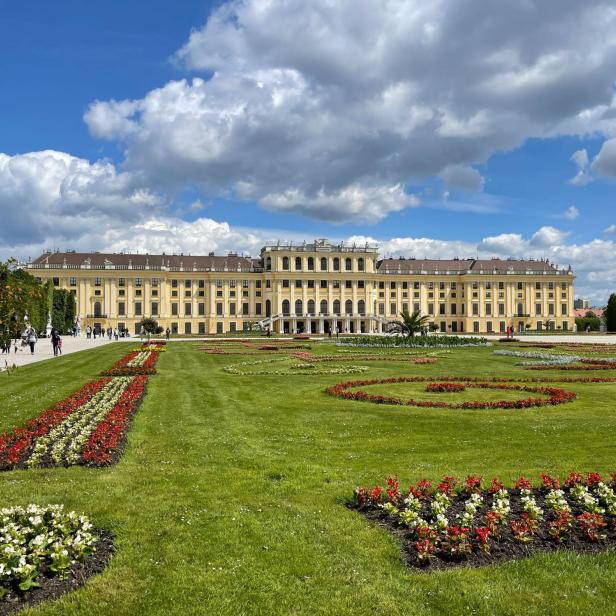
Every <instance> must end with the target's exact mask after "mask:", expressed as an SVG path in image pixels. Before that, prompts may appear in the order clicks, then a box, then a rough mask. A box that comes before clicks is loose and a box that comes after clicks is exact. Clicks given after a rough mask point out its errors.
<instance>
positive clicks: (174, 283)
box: [171, 280, 178, 289]
mask: <svg viewBox="0 0 616 616" xmlns="http://www.w3.org/2000/svg"><path fill="white" fill-rule="evenodd" d="M171 288H172V289H177V288H178V281H177V280H172V281H171Z"/></svg>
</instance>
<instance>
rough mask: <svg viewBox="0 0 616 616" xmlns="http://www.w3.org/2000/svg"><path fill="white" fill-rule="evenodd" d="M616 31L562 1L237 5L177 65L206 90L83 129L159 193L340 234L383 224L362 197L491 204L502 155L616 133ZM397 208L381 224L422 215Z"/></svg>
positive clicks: (98, 113) (173, 93)
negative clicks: (406, 194)
mask: <svg viewBox="0 0 616 616" xmlns="http://www.w3.org/2000/svg"><path fill="white" fill-rule="evenodd" d="M615 30H616V11H614V9H613V7H612V6H611V4H610V3H609V2H606V1H601V0H588V1H587V2H584V3H580V2H577V1H576V0H563V1H562V2H559V4H558V10H557V11H555V10H554V6H553V4H552V3H548V2H543V3H542V2H535V3H520V2H513V1H511V2H509V1H506V2H501V3H498V4H494V5H492V4H490V3H488V4H487V5H486V3H485V2H481V1H480V0H471V1H470V2H466V3H464V5H461V4H460V3H458V2H455V0H438V1H436V2H419V1H417V0H387V1H386V2H382V1H381V0H366V1H365V2H361V3H357V2H352V1H351V0H342V1H340V2H330V1H329V0H314V1H313V2H303V1H301V0H284V1H283V0H270V1H268V2H261V1H258V0H242V1H241V2H240V1H239V0H238V1H235V0H233V1H231V2H227V3H224V4H222V5H221V6H219V7H218V8H217V9H215V10H214V11H213V13H212V14H211V15H210V17H209V18H208V20H207V23H206V24H205V25H204V26H203V27H202V28H200V29H197V30H195V31H193V32H192V34H191V35H190V38H189V40H188V41H187V42H186V44H185V45H184V46H183V47H182V48H181V49H180V50H179V51H178V52H177V54H176V56H175V60H176V61H177V63H178V65H179V66H181V67H185V68H187V69H188V70H193V71H198V72H199V71H202V72H204V73H207V78H201V77H195V78H193V79H192V80H178V81H172V82H169V83H167V84H165V85H163V86H162V87H160V88H157V89H155V90H152V91H151V92H148V93H147V94H145V96H144V97H143V98H141V99H138V100H124V101H116V100H111V101H97V102H95V103H94V104H93V105H92V106H91V107H90V108H89V109H88V111H87V113H86V114H85V120H86V122H87V123H88V126H89V128H90V130H91V132H92V134H93V135H94V136H96V137H100V138H105V139H112V140H115V141H118V142H120V143H121V144H123V147H124V149H125V154H126V161H125V168H126V169H127V170H136V171H138V172H139V174H140V175H142V176H144V177H147V178H148V181H149V182H150V185H151V186H156V187H158V188H162V189H166V190H170V189H173V188H174V187H179V186H183V185H186V184H191V185H193V184H196V185H198V186H199V187H201V188H202V189H203V190H205V191H207V192H209V193H212V194H215V195H217V196H220V195H223V196H224V195H226V194H229V193H231V194H236V193H238V194H239V193H240V192H241V191H240V190H239V187H241V186H242V185H244V186H250V189H251V190H250V195H251V198H252V199H254V200H256V201H257V202H259V203H261V204H262V205H264V206H265V207H268V208H272V207H275V208H279V209H281V210H284V211H294V212H299V213H301V214H303V215H307V216H313V217H315V218H320V219H325V220H332V219H333V218H335V217H336V212H339V211H344V210H346V211H349V212H357V211H358V210H357V204H358V203H360V204H362V205H360V209H361V210H362V211H363V213H361V214H358V215H359V216H360V217H361V218H362V219H364V220H367V219H375V217H374V209H375V208H374V206H372V205H371V204H370V202H369V201H368V200H365V199H359V200H358V199H357V194H358V190H359V191H363V192H370V191H373V192H375V194H376V195H378V196H379V197H377V198H381V199H382V195H384V194H387V191H388V190H391V188H392V187H396V186H401V187H402V189H404V188H405V187H406V186H407V185H408V184H414V183H417V182H421V181H423V180H424V179H426V178H429V177H431V176H440V177H441V178H443V180H444V181H445V182H446V183H447V184H448V185H450V186H451V187H452V188H462V189H465V190H475V191H476V190H480V189H481V186H482V178H481V175H480V174H479V173H478V172H477V171H476V170H475V169H473V167H472V165H475V164H477V163H481V162H484V161H486V160H487V159H488V158H489V157H490V156H491V155H492V154H493V153H495V152H499V151H503V150H507V149H511V148H515V147H517V146H519V145H520V144H522V143H523V142H524V141H525V140H526V139H528V138H530V137H540V138H541V137H547V136H552V135H556V134H586V133H588V132H591V131H593V130H598V129H600V130H607V129H608V127H610V126H614V122H615V120H614V118H613V117H612V116H610V112H613V111H614V109H616V107H615V106H614V103H613V101H612V84H613V81H614V74H615V73H616V45H614V44H613V32H614V31H615ZM460 32H463V33H464V36H462V37H461V36H460ZM605 147H606V148H607V144H606V146H605ZM606 155H607V154H606ZM581 156H582V155H581V154H579V153H576V155H574V162H576V164H577V163H578V162H580V163H581V164H583V165H585V167H584V169H585V168H586V166H587V161H586V162H584V161H583V160H582V159H581ZM599 158H600V159H602V158H603V156H602V155H600V157H599ZM595 166H596V167H597V169H596V170H597V172H599V173H606V164H604V163H602V162H598V161H595V162H594V163H593V168H594V167H595ZM576 178H577V179H576ZM576 178H574V180H573V182H574V183H577V184H581V183H584V182H586V181H588V174H587V172H586V171H585V170H582V172H581V173H580V170H579V169H578V175H576ZM344 198H347V199H348V204H347V205H345V206H343V207H342V210H341V209H340V204H341V199H344ZM387 203H388V204H386V205H385V206H384V207H382V208H379V209H380V211H382V212H383V213H384V214H386V213H387V212H388V211H397V209H399V207H400V206H402V207H409V206H412V205H414V203H413V200H412V199H404V198H399V199H396V200H395V204H393V207H391V206H392V201H391V199H389V200H387ZM376 219H378V216H377V217H376Z"/></svg>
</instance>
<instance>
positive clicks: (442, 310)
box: [438, 304, 447, 314]
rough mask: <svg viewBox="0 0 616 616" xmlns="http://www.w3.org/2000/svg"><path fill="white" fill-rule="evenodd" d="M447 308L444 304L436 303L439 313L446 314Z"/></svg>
mask: <svg viewBox="0 0 616 616" xmlns="http://www.w3.org/2000/svg"><path fill="white" fill-rule="evenodd" d="M446 312H447V310H446V309H445V304H439V305H438V313H439V314H446Z"/></svg>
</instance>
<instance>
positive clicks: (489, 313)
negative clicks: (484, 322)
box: [486, 304, 492, 317]
mask: <svg viewBox="0 0 616 616" xmlns="http://www.w3.org/2000/svg"><path fill="white" fill-rule="evenodd" d="M486 316H487V317H491V316H492V304H486Z"/></svg>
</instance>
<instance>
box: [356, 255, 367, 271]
mask: <svg viewBox="0 0 616 616" xmlns="http://www.w3.org/2000/svg"><path fill="white" fill-rule="evenodd" d="M357 269H358V271H360V272H363V271H364V270H365V269H366V266H365V262H364V260H363V258H362V257H360V258H359V259H357Z"/></svg>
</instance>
